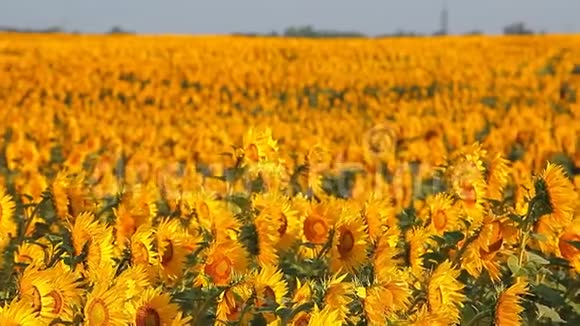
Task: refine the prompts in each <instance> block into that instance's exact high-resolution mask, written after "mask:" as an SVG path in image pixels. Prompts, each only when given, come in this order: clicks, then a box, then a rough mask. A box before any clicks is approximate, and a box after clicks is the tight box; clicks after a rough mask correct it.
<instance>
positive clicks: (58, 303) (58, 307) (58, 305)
mask: <svg viewBox="0 0 580 326" xmlns="http://www.w3.org/2000/svg"><path fill="white" fill-rule="evenodd" d="M48 295H49V296H50V297H51V298H52V299H53V307H52V312H53V313H55V314H59V313H60V312H61V311H62V308H63V300H62V296H61V295H60V293H58V292H57V291H56V290H52V291H50V293H49V294H48Z"/></svg>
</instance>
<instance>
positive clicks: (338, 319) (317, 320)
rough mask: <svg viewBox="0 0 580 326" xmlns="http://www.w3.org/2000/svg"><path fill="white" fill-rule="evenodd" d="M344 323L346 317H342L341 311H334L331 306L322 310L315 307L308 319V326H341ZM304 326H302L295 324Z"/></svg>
mask: <svg viewBox="0 0 580 326" xmlns="http://www.w3.org/2000/svg"><path fill="white" fill-rule="evenodd" d="M343 323H344V317H342V316H341V312H340V310H337V309H333V308H331V307H329V306H326V307H324V309H322V310H320V309H318V307H316V306H315V307H314V310H313V311H312V313H311V314H310V318H309V319H308V326H319V325H328V326H341V325H342V324H343ZM295 325H302V324H297V323H296V324H295Z"/></svg>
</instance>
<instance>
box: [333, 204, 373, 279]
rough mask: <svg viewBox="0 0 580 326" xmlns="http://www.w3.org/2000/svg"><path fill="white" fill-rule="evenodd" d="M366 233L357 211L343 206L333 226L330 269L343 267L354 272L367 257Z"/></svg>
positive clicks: (335, 269) (337, 269)
mask: <svg viewBox="0 0 580 326" xmlns="http://www.w3.org/2000/svg"><path fill="white" fill-rule="evenodd" d="M367 246H368V234H367V231H366V225H365V223H364V221H363V219H362V217H361V216H360V214H359V212H357V211H355V210H354V209H352V208H350V207H345V208H343V210H342V212H341V214H340V217H339V220H338V222H337V223H336V226H335V233H334V239H333V245H332V248H331V251H330V270H331V271H332V272H338V271H339V270H341V269H343V270H345V271H348V272H351V273H354V272H355V271H356V270H357V269H359V268H360V267H361V266H362V265H363V264H364V263H365V261H366V259H367Z"/></svg>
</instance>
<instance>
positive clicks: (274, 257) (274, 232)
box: [254, 210, 282, 266]
mask: <svg viewBox="0 0 580 326" xmlns="http://www.w3.org/2000/svg"><path fill="white" fill-rule="evenodd" d="M272 213H275V212H272V211H271V210H262V211H261V212H260V214H259V215H258V216H256V218H255V219H254V225H255V227H256V236H257V245H258V247H257V249H258V250H257V251H258V253H257V256H256V260H257V261H258V264H259V265H260V266H268V265H275V264H277V263H278V252H277V250H276V244H277V243H278V241H279V240H280V234H279V232H278V230H279V229H280V228H281V227H282V223H281V221H280V220H279V219H277V218H276V217H275V216H272V215H271V214H272Z"/></svg>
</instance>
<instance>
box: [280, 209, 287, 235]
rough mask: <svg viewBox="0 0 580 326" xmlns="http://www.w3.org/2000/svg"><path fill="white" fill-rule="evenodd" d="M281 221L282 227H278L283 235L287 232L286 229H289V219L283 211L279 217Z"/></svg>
mask: <svg viewBox="0 0 580 326" xmlns="http://www.w3.org/2000/svg"><path fill="white" fill-rule="evenodd" d="M278 220H279V221H280V227H279V228H278V234H279V235H280V236H281V237H283V236H284V235H285V234H286V230H287V229H288V219H287V218H286V215H284V214H283V213H282V214H280V218H279V219H278Z"/></svg>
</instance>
